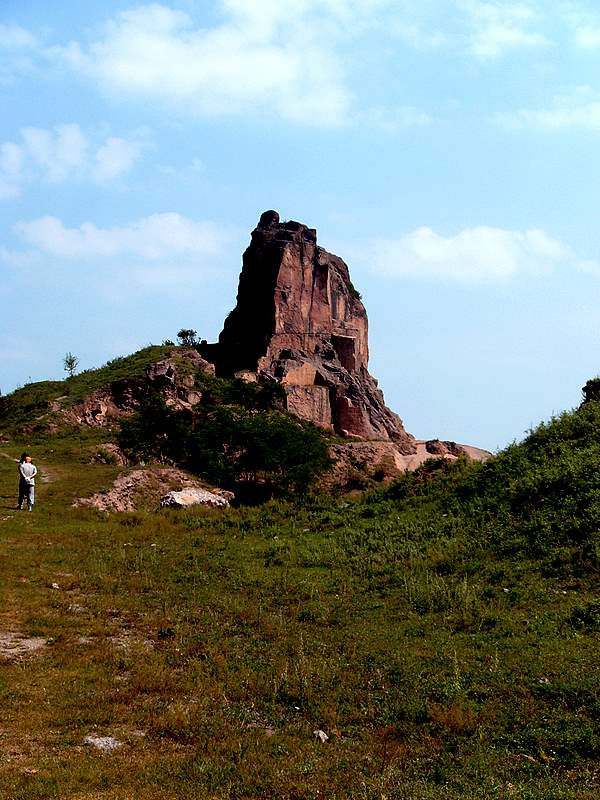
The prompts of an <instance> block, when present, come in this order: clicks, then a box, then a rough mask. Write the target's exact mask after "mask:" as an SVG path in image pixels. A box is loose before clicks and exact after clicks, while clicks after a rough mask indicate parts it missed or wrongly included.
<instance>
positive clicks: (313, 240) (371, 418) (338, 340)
mask: <svg viewBox="0 0 600 800" xmlns="http://www.w3.org/2000/svg"><path fill="white" fill-rule="evenodd" d="M202 354H203V355H204V356H205V357H206V358H207V359H208V360H210V361H212V362H214V363H215V364H216V368H217V373H218V374H221V375H225V376H230V375H241V376H243V377H246V378H247V379H248V380H253V379H256V378H258V377H261V376H265V377H270V378H274V379H276V380H278V381H281V383H282V384H283V385H284V387H285V390H286V396H287V407H288V410H289V411H291V412H293V413H294V414H296V415H297V416H299V417H302V418H304V419H308V420H311V421H312V422H314V423H316V424H317V425H320V426H321V427H324V428H328V429H331V430H334V431H335V432H337V433H339V434H341V435H344V436H350V437H359V438H361V439H371V440H388V441H392V442H394V444H395V446H396V448H397V449H398V450H399V451H400V452H401V453H404V454H407V455H408V454H411V453H415V452H416V444H415V440H414V438H413V437H412V436H411V435H410V434H408V433H407V432H406V431H405V430H404V427H403V425H402V421H401V419H400V418H399V417H398V416H397V415H396V414H394V413H393V412H392V411H390V410H389V409H388V408H387V406H386V405H385V402H384V399H383V394H382V392H381V391H380V389H379V388H378V386H377V381H376V380H375V379H374V378H373V377H372V376H371V374H370V373H369V371H368V362H369V345H368V321H367V314H366V311H365V308H364V306H363V304H362V302H361V300H360V295H359V294H358V292H357V291H356V289H355V288H354V286H353V285H352V282H351V280H350V275H349V272H348V267H347V266H346V264H345V263H344V262H343V261H342V259H341V258H339V257H338V256H335V255H332V254H331V253H328V252H327V251H326V250H324V249H323V248H322V247H319V246H318V244H317V235H316V231H315V230H314V229H312V228H308V227H307V226H306V225H302V224H300V223H299V222H281V221H280V219H279V215H278V214H277V212H275V211H266V212H265V213H264V214H263V215H262V216H261V218H260V221H259V223H258V225H257V227H256V229H255V230H254V231H253V232H252V239H251V242H250V245H249V247H248V248H247V250H246V252H245V253H244V256H243V266H242V272H241V275H240V280H239V288H238V295H237V304H236V307H235V308H234V309H233V311H232V312H231V313H230V314H229V316H228V317H227V319H226V320H225V324H224V326H223V330H222V332H221V334H220V336H219V341H218V343H217V344H212V345H205V346H204V348H203V350H202Z"/></svg>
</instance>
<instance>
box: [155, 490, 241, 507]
mask: <svg viewBox="0 0 600 800" xmlns="http://www.w3.org/2000/svg"><path fill="white" fill-rule="evenodd" d="M160 505H161V507H162V508H189V506H197V505H203V506H210V507H211V508H228V507H229V501H228V500H227V498H225V497H223V496H222V495H221V494H215V493H214V492H208V491H207V490H206V489H182V490H181V491H180V492H169V493H168V494H166V495H164V497H161V499H160Z"/></svg>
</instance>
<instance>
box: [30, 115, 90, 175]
mask: <svg viewBox="0 0 600 800" xmlns="http://www.w3.org/2000/svg"><path fill="white" fill-rule="evenodd" d="M21 137H22V139H23V151H24V153H26V154H27V155H28V157H29V158H30V159H31V161H32V162H33V163H34V164H35V165H36V166H37V167H38V168H39V169H40V170H41V171H42V172H43V174H44V176H45V178H46V179H47V180H48V181H49V182H50V183H59V182H60V181H64V180H66V178H68V177H69V176H70V175H73V174H74V173H77V172H78V171H79V170H81V169H82V167H83V166H84V165H85V164H86V162H87V158H88V154H87V151H88V147H89V144H88V139H87V137H86V136H85V135H84V133H83V131H82V130H81V128H80V127H79V125H57V126H56V127H55V128H54V129H53V130H45V129H43V128H23V129H22V130H21Z"/></svg>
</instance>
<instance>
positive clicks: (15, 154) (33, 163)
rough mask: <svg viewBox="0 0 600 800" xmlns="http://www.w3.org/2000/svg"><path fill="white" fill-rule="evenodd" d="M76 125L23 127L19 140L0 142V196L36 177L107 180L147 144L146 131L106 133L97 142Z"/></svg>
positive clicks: (129, 165)
mask: <svg viewBox="0 0 600 800" xmlns="http://www.w3.org/2000/svg"><path fill="white" fill-rule="evenodd" d="M93 138H94V137H91V136H89V135H88V134H86V133H84V132H83V131H82V130H81V128H80V127H79V125H75V124H68V125H57V126H55V127H54V128H52V129H45V128H33V127H29V128H22V129H21V140H20V142H19V143H16V142H4V143H2V144H0V198H8V197H15V196H17V195H19V194H20V193H21V191H22V189H23V187H24V186H25V185H26V184H28V183H31V182H32V181H35V180H45V181H47V182H48V183H61V182H63V181H66V180H70V179H91V180H94V181H97V182H99V183H106V182H108V181H111V180H114V179H116V178H119V177H121V176H122V175H125V174H126V173H127V172H129V171H130V170H131V169H132V167H133V166H134V164H135V162H136V161H137V160H138V159H139V158H140V156H141V154H142V152H143V150H144V149H145V148H146V147H147V146H148V143H147V137H146V136H145V135H142V134H140V135H136V136H134V137H133V138H131V139H121V138H118V137H114V136H111V137H108V138H107V139H105V140H104V142H102V143H100V144H97V143H94V142H93Z"/></svg>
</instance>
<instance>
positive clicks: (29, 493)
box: [17, 481, 34, 508]
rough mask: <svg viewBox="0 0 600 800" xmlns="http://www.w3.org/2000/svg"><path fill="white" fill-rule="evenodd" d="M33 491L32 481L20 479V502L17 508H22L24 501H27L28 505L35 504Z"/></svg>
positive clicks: (29, 506)
mask: <svg viewBox="0 0 600 800" xmlns="http://www.w3.org/2000/svg"><path fill="white" fill-rule="evenodd" d="M33 492H34V487H33V486H32V485H31V484H30V483H26V481H19V502H18V505H17V508H22V507H23V503H24V502H27V507H28V508H31V507H32V506H33V498H34V494H33Z"/></svg>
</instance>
